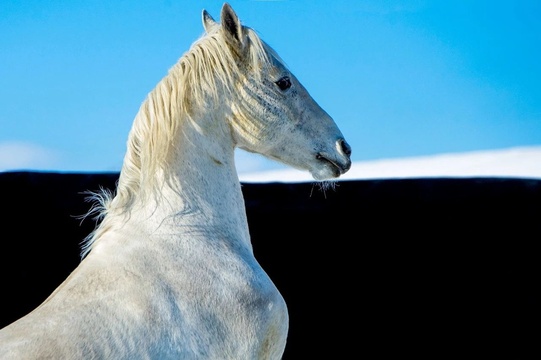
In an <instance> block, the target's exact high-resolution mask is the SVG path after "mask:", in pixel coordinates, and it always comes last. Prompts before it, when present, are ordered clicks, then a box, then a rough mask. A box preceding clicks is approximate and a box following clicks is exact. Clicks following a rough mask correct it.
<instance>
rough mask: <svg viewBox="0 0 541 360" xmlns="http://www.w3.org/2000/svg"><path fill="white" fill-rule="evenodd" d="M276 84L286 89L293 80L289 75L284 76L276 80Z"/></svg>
mask: <svg viewBox="0 0 541 360" xmlns="http://www.w3.org/2000/svg"><path fill="white" fill-rule="evenodd" d="M276 85H278V87H279V88H280V90H282V91H284V90H287V89H289V88H290V87H291V80H290V79H289V77H288V76H284V77H283V78H281V79H280V80H278V81H276Z"/></svg>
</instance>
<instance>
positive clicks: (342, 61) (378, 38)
mask: <svg viewBox="0 0 541 360" xmlns="http://www.w3.org/2000/svg"><path fill="white" fill-rule="evenodd" d="M229 3H230V4H231V5H232V7H233V8H234V9H235V11H236V12H237V14H238V15H239V17H240V19H241V20H242V22H243V23H244V24H245V25H248V26H250V27H252V28H254V29H255V30H256V31H257V32H258V33H259V34H260V36H261V37H262V38H263V39H264V40H265V41H266V42H268V43H269V44H270V45H271V46H273V47H274V48H275V50H277V52H278V53H279V54H280V55H281V56H282V58H283V59H284V60H285V61H286V63H287V64H288V65H289V67H290V69H291V70H292V72H293V73H294V74H295V75H296V76H297V77H298V78H299V80H301V82H303V84H304V85H305V87H306V88H307V89H308V90H309V91H310V93H311V94H312V96H313V97H314V98H315V100H316V101H317V102H318V103H319V104H320V105H321V106H322V107H323V108H324V109H325V110H326V111H327V112H328V113H329V114H330V115H331V116H332V117H333V118H334V119H335V121H336V123H337V124H338V125H339V127H340V128H341V130H342V132H343V134H344V135H345V137H346V139H347V140H348V142H349V143H350V144H351V146H352V148H353V154H352V158H353V160H354V161H365V160H374V159H385V158H401V157H411V156H424V155H432V154H440V153H449V152H465V151H474V150H488V149H503V148H509V147H517V146H531V145H535V146H537V145H541V85H540V84H541V21H539V18H540V17H541V1H537V0H536V1H524V0H508V1H497V0H493V1H483V0H468V1H467V0H463V1H461V0H456V1H422V0H413V1H361V0H360V1H342V0H333V1H328V0H327V1H324V0H312V1H302V0H284V1H240V0H237V1H235V0H231V1H229ZM222 4H223V1H204V0H203V1H173V0H170V1H161V0H153V1H150V0H149V1H128V0H120V1H105V0H103V1H102V0H88V1H74V0H72V1H68V0H65V1H59V0H49V1H46V2H45V1H37V0H25V1H11V0H3V1H1V2H0V170H10V169H30V170H51V171H84V172H93V171H118V170H120V167H121V165H122V160H123V156H124V152H125V145H126V139H127V135H128V132H129V129H130V127H131V124H132V121H133V118H134V116H135V114H136V113H137V111H138V109H139V106H140V104H141V102H142V101H143V100H144V98H145V96H146V95H147V93H148V92H149V91H151V90H152V89H153V87H154V86H155V85H156V84H157V82H158V81H159V80H160V79H161V78H162V77H163V76H165V74H166V73H167V71H168V69H169V68H170V67H171V66H172V65H173V64H174V63H175V62H176V61H177V60H178V58H179V57H180V56H181V55H182V54H183V53H184V52H185V51H186V50H188V48H189V46H190V45H191V43H192V42H193V41H195V40H196V39H197V38H198V37H199V36H200V35H201V34H202V32H203V28H202V25H201V11H202V9H203V8H205V9H207V10H208V11H209V12H210V13H211V14H212V15H213V16H214V17H215V18H216V19H218V18H219V13H220V9H221V5H222ZM238 162H239V163H238V167H239V170H240V171H241V172H242V171H259V170H265V169H268V168H276V167H280V166H279V165H278V164H276V163H274V162H271V161H261V158H260V157H253V156H247V155H245V154H241V155H239V157H238Z"/></svg>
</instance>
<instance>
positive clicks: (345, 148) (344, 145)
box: [338, 139, 351, 156]
mask: <svg viewBox="0 0 541 360" xmlns="http://www.w3.org/2000/svg"><path fill="white" fill-rule="evenodd" d="M338 142H339V144H340V149H341V150H342V152H343V153H344V154H346V155H347V156H350V155H351V146H349V144H348V143H347V142H346V140H344V139H340V140H338Z"/></svg>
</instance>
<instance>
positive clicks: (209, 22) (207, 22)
mask: <svg viewBox="0 0 541 360" xmlns="http://www.w3.org/2000/svg"><path fill="white" fill-rule="evenodd" d="M202 17H203V27H204V28H205V31H206V32H207V33H209V32H210V29H211V28H212V27H213V26H214V25H216V21H214V18H213V17H212V16H210V14H209V13H208V11H207V10H203V15H202Z"/></svg>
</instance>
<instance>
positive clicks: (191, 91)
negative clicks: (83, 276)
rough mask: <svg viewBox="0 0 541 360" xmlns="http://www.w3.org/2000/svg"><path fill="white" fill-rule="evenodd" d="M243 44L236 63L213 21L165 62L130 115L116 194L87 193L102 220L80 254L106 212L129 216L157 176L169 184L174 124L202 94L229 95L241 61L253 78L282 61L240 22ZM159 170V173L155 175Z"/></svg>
mask: <svg viewBox="0 0 541 360" xmlns="http://www.w3.org/2000/svg"><path fill="white" fill-rule="evenodd" d="M242 29H243V31H244V32H245V35H246V39H247V40H248V42H249V44H247V45H248V46H247V47H246V48H247V49H248V51H249V53H248V56H246V57H243V59H248V60H249V61H248V62H244V63H241V64H239V59H241V58H239V57H235V56H234V53H233V52H231V51H230V50H229V49H228V46H230V45H229V44H228V43H227V41H226V40H225V38H224V36H223V33H222V29H221V28H220V26H218V25H215V26H213V27H212V28H210V29H207V32H206V33H204V34H203V35H202V36H201V37H200V38H199V39H198V40H196V41H195V42H194V43H193V44H192V46H191V47H190V49H189V50H188V51H187V52H186V53H184V55H182V57H181V58H180V59H179V60H178V61H177V63H176V64H175V65H174V66H173V67H171V68H170V69H169V71H168V74H167V75H166V76H165V77H164V78H163V79H162V80H161V81H160V82H159V83H158V84H157V85H156V87H155V88H154V89H153V90H152V91H151V92H150V93H149V94H148V95H147V97H146V99H145V100H144V101H143V103H142V104H141V107H140V109H139V112H138V113H137V115H136V116H135V119H134V122H133V126H132V129H131V131H130V133H129V136H128V142H127V151H126V155H125V157H124V163H123V165H122V169H121V172H120V177H119V180H118V184H117V188H116V194H112V193H111V192H109V191H108V190H105V189H103V190H102V191H100V192H89V195H90V196H89V199H90V201H94V204H93V206H92V208H91V210H90V211H89V213H88V214H87V216H88V215H92V216H94V218H95V219H96V220H103V221H102V223H101V224H100V225H99V226H98V227H97V228H96V230H95V231H94V232H92V233H90V234H89V235H88V236H87V237H86V238H85V239H84V240H83V243H82V257H84V256H86V255H87V254H88V252H89V251H90V249H91V247H92V244H93V243H94V242H95V241H96V240H97V239H98V238H99V237H100V236H101V235H102V234H103V233H104V232H105V231H106V230H107V229H108V228H109V221H110V220H108V218H107V217H106V215H107V214H116V215H122V214H125V215H129V211H130V209H131V206H132V205H133V204H134V202H135V200H136V198H140V200H142V201H143V202H144V201H145V200H146V199H147V198H148V197H149V196H152V195H156V193H157V192H159V188H160V186H163V185H164V184H158V183H156V182H157V181H158V180H162V181H165V182H166V183H167V184H168V185H170V186H174V185H173V184H171V183H170V181H169V180H170V176H169V175H170V174H169V172H168V171H167V164H168V163H169V158H168V157H169V155H170V152H171V148H172V147H174V146H175V142H174V140H175V139H178V131H179V128H180V125H181V124H182V123H183V122H185V121H190V122H192V124H193V125H194V126H195V127H197V126H198V125H197V123H194V122H193V119H192V114H193V112H194V111H195V109H198V108H201V107H203V106H205V103H206V102H207V100H208V98H209V97H211V98H212V99H213V100H215V101H216V100H218V98H219V97H222V98H225V99H230V98H232V97H234V96H235V91H236V89H235V86H234V85H235V84H238V83H240V82H242V78H241V75H242V74H244V73H245V71H240V69H239V67H240V66H242V67H244V68H245V69H246V70H248V73H249V74H250V75H252V76H253V77H254V78H255V79H257V80H260V77H261V73H262V72H263V73H264V72H265V70H264V69H266V68H268V67H269V66H270V65H271V61H273V60H274V61H278V62H280V63H281V64H283V65H284V66H285V63H284V61H283V60H282V59H281V58H280V56H279V55H278V54H277V53H276V51H275V50H274V49H272V47H270V46H269V45H268V44H266V43H265V42H264V41H263V40H261V38H260V37H259V36H258V35H257V33H256V32H255V31H254V30H253V29H251V28H249V27H247V26H243V27H242ZM157 173H161V174H162V175H163V176H162V177H157V176H156V174H157Z"/></svg>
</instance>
